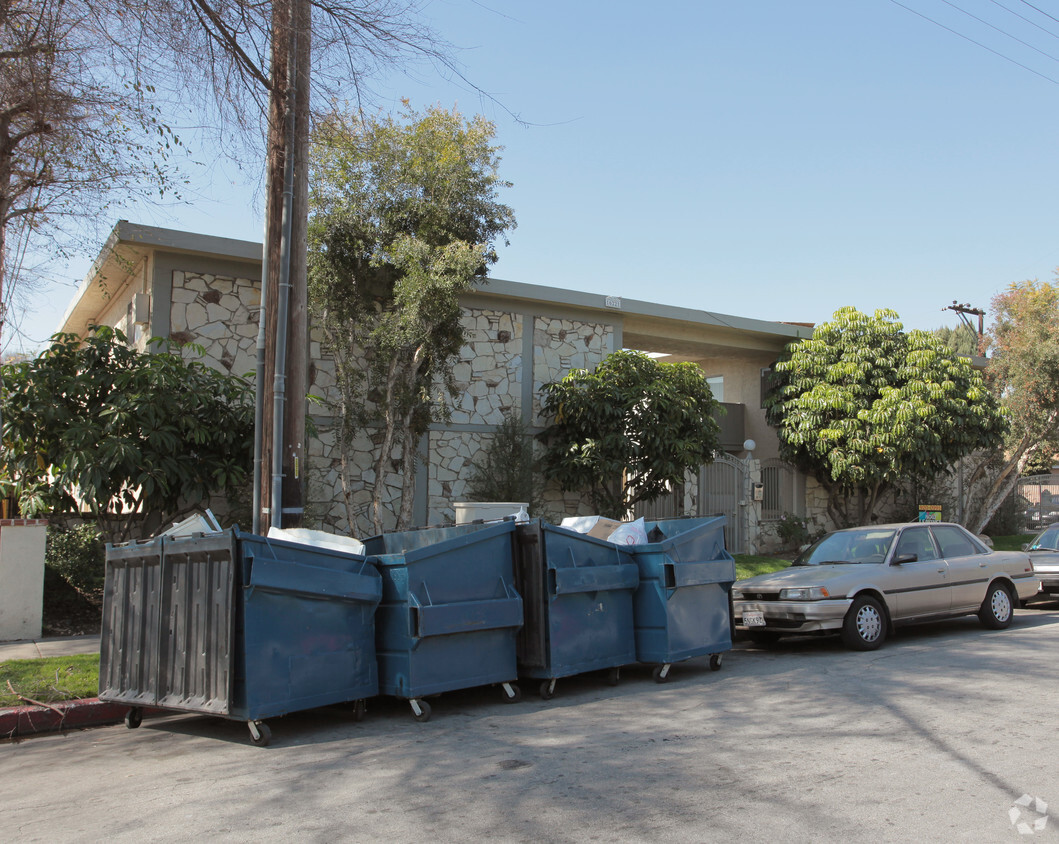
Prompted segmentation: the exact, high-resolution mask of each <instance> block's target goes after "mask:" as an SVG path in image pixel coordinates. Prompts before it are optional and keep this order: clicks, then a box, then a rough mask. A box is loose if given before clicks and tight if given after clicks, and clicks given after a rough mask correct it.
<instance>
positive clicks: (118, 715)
mask: <svg viewBox="0 0 1059 844" xmlns="http://www.w3.org/2000/svg"><path fill="white" fill-rule="evenodd" d="M128 711H129V704H127V703H107V702H105V701H101V700H99V698H94V697H93V698H87V699H85V700H66V701H61V702H59V703H55V704H51V705H49V706H13V707H9V708H5V709H0V739H12V738H24V737H25V736H33V735H38V734H40V733H54V732H58V731H61V730H67V729H84V728H86V727H102V726H104V725H107V724H120V723H121V722H122V721H123V720H124V719H125V713H126V712H128Z"/></svg>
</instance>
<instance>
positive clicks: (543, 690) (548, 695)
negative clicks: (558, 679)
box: [540, 680, 555, 700]
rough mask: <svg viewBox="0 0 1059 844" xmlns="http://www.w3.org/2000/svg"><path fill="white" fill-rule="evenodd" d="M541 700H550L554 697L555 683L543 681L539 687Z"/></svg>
mask: <svg viewBox="0 0 1059 844" xmlns="http://www.w3.org/2000/svg"><path fill="white" fill-rule="evenodd" d="M540 695H541V700H551V699H552V698H553V697H555V681H554V680H545V681H544V682H543V683H541V687H540Z"/></svg>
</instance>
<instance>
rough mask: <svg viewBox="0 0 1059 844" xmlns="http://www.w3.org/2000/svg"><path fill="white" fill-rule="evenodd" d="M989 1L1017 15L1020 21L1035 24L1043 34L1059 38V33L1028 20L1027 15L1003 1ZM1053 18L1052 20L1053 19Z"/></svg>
mask: <svg viewBox="0 0 1059 844" xmlns="http://www.w3.org/2000/svg"><path fill="white" fill-rule="evenodd" d="M989 2H990V3H992V4H993V5H994V6H999V7H1000V8H1001V9H1003V10H1004V11H1005V12H1008V13H1009V14H1012V15H1014V16H1015V17H1017V18H1018V19H1019V20H1021V21H1025V22H1026V23H1028V24H1029V25H1030V26H1035V27H1037V29H1039V30H1040V31H1041V32H1043V33H1044V34H1045V35H1050V36H1052V38H1059V35H1056V34H1055V33H1054V32H1052V31H1051V30H1050V29H1048V28H1047V27H1044V26H1041V25H1040V24H1039V23H1037V21H1034V20H1030V19H1029V18H1028V17H1026V16H1025V15H1020V14H1019V13H1018V12H1016V11H1015V10H1014V9H1012V8H1010V7H1008V6H1005V5H1004V4H1003V3H1001V2H1000V0H989ZM1053 20H1054V19H1053ZM1057 23H1059V21H1057Z"/></svg>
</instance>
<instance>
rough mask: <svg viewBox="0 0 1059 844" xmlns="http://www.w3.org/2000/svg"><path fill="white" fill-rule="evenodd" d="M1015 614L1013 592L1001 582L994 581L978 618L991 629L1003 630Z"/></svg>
mask: <svg viewBox="0 0 1059 844" xmlns="http://www.w3.org/2000/svg"><path fill="white" fill-rule="evenodd" d="M1014 615H1015V612H1014V606H1013V602H1012V600H1011V593H1010V592H1008V590H1007V589H1006V588H1005V587H1004V586H1002V585H1001V584H999V583H994V584H993V585H992V586H990V587H989V591H988V592H986V593H985V600H984V601H982V608H981V609H980V610H978V620H979V621H981V622H982V624H983V625H985V626H986V627H988V628H989V629H990V630H1003V629H1004V628H1005V627H1008V626H1009V625H1010V624H1011V619H1012V618H1013V617H1014Z"/></svg>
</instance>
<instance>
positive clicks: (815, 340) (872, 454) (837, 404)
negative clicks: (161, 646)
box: [766, 308, 1005, 525]
mask: <svg viewBox="0 0 1059 844" xmlns="http://www.w3.org/2000/svg"><path fill="white" fill-rule="evenodd" d="M898 319H899V318H898V316H897V314H896V313H894V312H893V311H891V310H878V311H876V312H875V315H874V316H867V315H866V314H863V313H861V312H860V311H858V310H856V309H855V308H842V309H840V310H838V311H836V312H835V314H834V317H833V318H832V321H831V322H827V323H823V324H821V325H819V326H817V328H816V330H815V331H814V332H813V336H812V337H811V338H809V339H806V340H801V341H799V342H797V343H792V344H790V345H789V346H788V347H787V349H786V350H785V352H784V354H783V356H782V358H781V360H780V361H779V362H777V364H776V366H775V367H774V371H775V376H774V379H775V380H774V382H773V383H774V385H775V386H774V388H773V391H772V393H771V394H770V396H769V398H768V400H767V401H766V409H767V413H768V418H769V422H770V424H772V425H775V426H776V427H777V428H778V431H779V439H780V453H781V455H782V456H783V457H784V459H786V460H788V461H790V462H791V463H793V464H795V465H796V466H798V467H799V468H801V469H802V470H803V471H805V472H807V473H809V474H811V475H813V476H814V477H815V478H816V479H817V480H819V481H820V483H821V484H822V485H823V487H824V488H825V489H826V490H827V493H828V514H829V515H830V517H831V519H832V520H833V521H834V523H835V524H837V525H847V524H854V523H864V522H866V521H867V520H868V519H869V518H870V517H871V515H872V513H873V511H874V508H875V505H876V503H877V502H878V501H879V498H880V496H881V495H882V494H883V493H885V492H886V491H887V490H888V489H890V488H891V487H893V486H894V485H895V484H898V483H901V482H905V481H915V480H920V479H923V480H928V479H932V478H934V477H936V476H937V475H940V474H941V473H943V472H946V471H948V470H949V469H950V467H951V466H952V465H953V464H954V463H955V461H956V460H958V459H959V458H961V457H964V456H966V455H969V454H971V453H973V452H975V451H978V450H980V449H995V448H996V447H998V446H999V445H1000V443H1001V442H1002V440H1003V434H1004V430H1005V421H1004V417H1003V414H1002V413H1001V411H1000V408H999V406H998V404H997V401H996V399H995V398H994V397H993V395H992V394H991V393H990V392H989V390H988V389H987V388H986V385H985V383H984V381H983V379H982V376H981V374H980V373H978V372H977V371H975V370H974V369H973V368H972V367H971V365H970V362H969V361H968V360H967V359H966V358H961V357H958V356H956V355H955V354H953V353H952V352H950V351H948V350H947V349H946V348H945V347H944V346H943V345H942V344H941V341H940V340H939V339H938V338H937V337H935V336H934V335H933V334H930V333H928V332H925V331H910V332H908V333H905V332H904V331H903V330H902V325H901V323H900V322H899V321H898Z"/></svg>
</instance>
